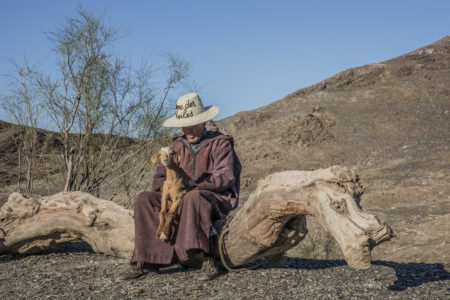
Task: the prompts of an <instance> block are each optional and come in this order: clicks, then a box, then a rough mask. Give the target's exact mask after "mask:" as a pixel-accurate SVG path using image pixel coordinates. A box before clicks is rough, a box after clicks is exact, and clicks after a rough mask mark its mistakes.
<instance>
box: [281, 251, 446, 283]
mask: <svg viewBox="0 0 450 300" xmlns="http://www.w3.org/2000/svg"><path fill="white" fill-rule="evenodd" d="M372 264H373V265H375V266H385V267H390V268H392V269H393V270H394V271H395V275H396V276H397V279H396V280H395V282H394V283H393V284H392V285H391V286H389V287H388V289H389V290H392V291H403V290H405V289H407V288H410V287H416V286H420V285H422V284H424V283H428V282H433V281H441V280H450V273H448V272H447V271H446V270H445V268H444V265H443V264H439V263H436V264H426V263H412V262H410V263H398V262H392V261H382V260H377V261H373V262H372ZM345 265H347V263H346V262H345V260H314V259H303V258H288V259H287V262H286V264H285V266H284V267H285V268H289V269H291V268H293V269H305V270H321V269H326V268H333V267H340V266H345Z"/></svg>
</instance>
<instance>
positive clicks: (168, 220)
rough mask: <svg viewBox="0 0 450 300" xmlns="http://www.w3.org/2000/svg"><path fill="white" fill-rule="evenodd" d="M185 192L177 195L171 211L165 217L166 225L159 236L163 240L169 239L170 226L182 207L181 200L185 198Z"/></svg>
mask: <svg viewBox="0 0 450 300" xmlns="http://www.w3.org/2000/svg"><path fill="white" fill-rule="evenodd" d="M185 194H186V193H185V192H184V193H179V194H178V195H177V196H176V197H175V199H174V201H173V203H172V206H171V207H170V209H169V211H168V212H167V215H166V219H165V221H166V222H165V224H164V227H163V228H162V231H161V235H160V237H159V238H160V239H161V240H163V241H166V240H168V239H169V234H170V226H171V225H172V221H173V219H174V218H175V216H176V215H177V213H178V208H179V207H180V204H181V201H182V200H183V196H184V195H185Z"/></svg>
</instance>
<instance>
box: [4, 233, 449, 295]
mask: <svg viewBox="0 0 450 300" xmlns="http://www.w3.org/2000/svg"><path fill="white" fill-rule="evenodd" d="M449 267H450V265H449V264H446V265H443V264H423V263H395V262H387V261H374V262H373V265H372V267H371V268H370V269H369V270H363V271H358V270H354V269H351V268H349V267H348V266H347V265H346V263H345V261H343V260H307V259H301V258H293V257H288V258H287V259H286V261H285V264H284V266H283V267H281V268H259V269H256V270H249V271H242V272H238V273H237V272H233V273H228V272H225V271H221V273H222V275H221V276H220V277H219V278H218V279H216V280H213V281H210V282H200V281H198V280H196V277H197V275H198V273H199V270H198V269H194V268H191V269H188V270H185V269H182V268H181V267H178V266H173V267H171V268H167V269H164V270H162V274H154V273H151V274H149V275H147V276H146V277H144V278H142V279H139V280H136V281H132V282H126V283H122V282H117V281H116V278H117V276H118V275H119V274H120V273H122V272H124V271H127V270H128V269H129V266H128V264H127V261H126V260H124V259H119V258H115V257H110V256H106V255H100V254H95V253H93V252H92V250H91V249H90V247H89V245H88V244H86V243H83V242H80V243H71V244H68V245H65V246H64V247H62V248H60V249H57V250H50V251H46V252H44V253H42V254H38V255H3V256H0V298H1V299H47V298H50V299H62V298H64V299H67V298H68V299H166V298H170V299H192V298H196V299H294V298H295V299H303V298H305V299H312V298H314V299H330V298H331V299H333V298H335V299H340V298H343V299H449V298H450V285H449V279H450V275H449V273H448V272H447V271H446V269H447V270H448V269H449Z"/></svg>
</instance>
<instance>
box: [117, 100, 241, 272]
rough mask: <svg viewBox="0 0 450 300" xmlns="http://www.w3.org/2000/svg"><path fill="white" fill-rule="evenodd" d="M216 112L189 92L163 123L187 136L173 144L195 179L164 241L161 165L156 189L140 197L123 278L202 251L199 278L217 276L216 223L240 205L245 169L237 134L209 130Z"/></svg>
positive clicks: (137, 201)
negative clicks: (235, 139)
mask: <svg viewBox="0 0 450 300" xmlns="http://www.w3.org/2000/svg"><path fill="white" fill-rule="evenodd" d="M218 112H219V108H218V107H217V106H210V107H204V106H203V104H202V101H201V99H200V98H199V96H198V95H197V94H187V95H184V96H181V97H180V98H179V99H178V100H177V103H176V112H175V116H173V117H171V118H169V119H167V120H166V121H165V122H164V123H163V126H165V127H181V128H182V130H183V133H184V135H183V136H181V137H178V138H175V139H174V141H173V143H172V145H171V149H172V150H174V151H175V152H176V153H178V154H179V156H180V167H181V168H182V169H183V170H184V171H185V173H186V174H187V175H188V176H189V177H190V178H191V179H192V181H191V183H190V185H191V186H190V189H189V191H188V192H187V194H186V195H185V196H184V197H183V200H182V203H181V205H180V208H179V210H178V216H179V217H178V220H176V221H175V222H174V224H173V225H172V230H171V233H170V236H169V240H168V241H166V242H163V241H161V240H160V239H158V238H157V236H156V231H157V228H158V224H159V212H158V210H159V209H160V202H161V187H162V185H163V183H164V180H165V177H166V169H165V168H164V166H163V165H162V164H160V165H159V166H158V168H157V170H156V173H155V176H154V178H153V186H152V191H144V192H141V193H140V194H138V195H137V197H136V201H135V203H134V223H135V239H134V252H133V256H132V258H131V270H130V271H129V272H126V273H124V274H122V275H121V276H120V277H119V280H131V279H137V278H139V277H142V276H144V275H145V274H146V273H147V271H148V270H151V271H158V269H159V267H161V266H168V265H172V264H175V263H178V262H184V261H187V260H189V259H191V258H192V257H193V256H195V255H197V254H199V253H201V252H203V255H204V257H205V258H204V261H203V263H202V269H201V274H200V277H199V279H200V280H211V279H214V278H216V277H217V276H218V273H219V266H218V264H219V261H218V248H217V241H218V237H217V234H216V232H215V230H214V228H213V226H212V223H213V222H215V221H216V220H219V219H223V218H225V217H226V216H227V215H228V213H229V212H230V210H232V209H234V208H236V207H237V205H238V198H239V188H240V172H241V164H240V162H239V159H238V157H237V156H236V153H235V152H234V149H233V138H232V137H231V136H229V135H224V134H222V133H220V132H212V131H207V130H206V129H205V123H206V122H207V121H209V120H212V119H213V118H214V117H215V116H216V115H217V113H218Z"/></svg>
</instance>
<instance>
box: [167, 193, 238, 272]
mask: <svg viewBox="0 0 450 300" xmlns="http://www.w3.org/2000/svg"><path fill="white" fill-rule="evenodd" d="M220 200H221V199H220V195H218V194H216V193H213V192H211V191H205V190H192V191H189V192H188V193H187V194H186V195H185V196H184V198H183V201H182V204H181V207H180V210H179V214H180V222H179V226H178V234H177V240H176V244H175V250H176V253H177V255H178V257H179V258H180V260H181V261H185V260H188V259H189V258H190V257H189V254H190V253H192V251H193V250H201V251H203V253H204V254H205V260H204V261H203V264H202V272H201V275H200V276H199V279H200V280H211V279H214V278H216V277H217V276H218V274H219V262H218V259H217V256H216V254H217V243H216V241H217V239H216V237H212V236H210V234H211V226H212V219H213V218H214V217H217V216H220V215H226V214H227V213H228V211H222V210H220V208H221V207H224V206H223V205H221V206H218V205H217V202H218V201H220ZM230 208H231V206H230Z"/></svg>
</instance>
